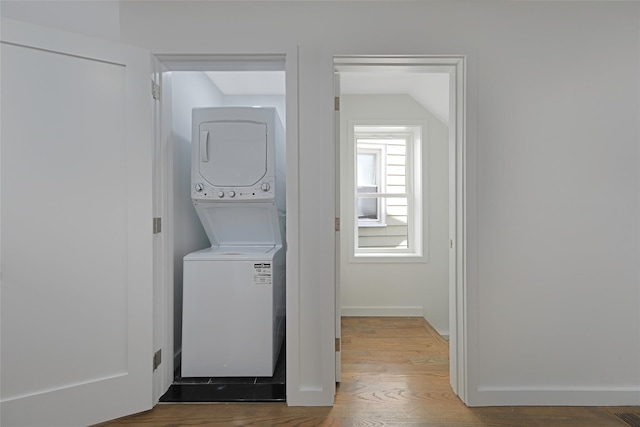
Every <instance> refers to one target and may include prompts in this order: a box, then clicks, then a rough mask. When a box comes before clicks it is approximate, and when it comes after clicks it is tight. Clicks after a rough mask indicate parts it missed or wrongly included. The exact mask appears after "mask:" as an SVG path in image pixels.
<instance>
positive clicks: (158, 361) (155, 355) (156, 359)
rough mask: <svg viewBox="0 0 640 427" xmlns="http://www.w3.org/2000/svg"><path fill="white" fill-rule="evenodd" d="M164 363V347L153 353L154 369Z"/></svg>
mask: <svg viewBox="0 0 640 427" xmlns="http://www.w3.org/2000/svg"><path fill="white" fill-rule="evenodd" d="M161 363H162V349H160V350H158V351H156V352H155V353H153V370H154V371H155V370H156V369H158V366H160V364H161Z"/></svg>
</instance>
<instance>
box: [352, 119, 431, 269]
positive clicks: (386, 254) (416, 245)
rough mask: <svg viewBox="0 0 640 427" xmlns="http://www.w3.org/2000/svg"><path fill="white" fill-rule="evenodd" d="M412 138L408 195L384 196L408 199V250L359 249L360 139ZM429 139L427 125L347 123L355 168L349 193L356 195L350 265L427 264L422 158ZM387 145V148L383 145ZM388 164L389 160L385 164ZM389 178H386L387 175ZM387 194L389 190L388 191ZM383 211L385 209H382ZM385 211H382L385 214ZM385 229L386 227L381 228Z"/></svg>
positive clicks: (385, 196)
mask: <svg viewBox="0 0 640 427" xmlns="http://www.w3.org/2000/svg"><path fill="white" fill-rule="evenodd" d="M394 134H395V135H396V137H398V136H400V137H403V138H404V137H406V136H407V135H409V136H410V138H408V139H411V141H408V142H407V146H406V150H407V151H406V159H407V161H406V164H405V167H406V174H405V176H406V183H405V184H406V193H381V194H380V196H381V198H387V197H407V214H408V217H410V218H411V219H410V220H408V221H407V222H408V224H407V230H408V231H407V239H408V242H407V243H408V245H407V246H408V247H407V248H358V227H359V226H361V225H360V224H359V223H360V221H359V219H358V216H357V197H358V195H357V186H356V180H357V176H356V161H357V152H358V146H357V138H358V139H361V138H367V139H370V138H381V135H386V136H387V137H393V136H394ZM425 135H426V122H421V121H403V120H384V121H383V120H376V121H362V120H359V121H355V120H349V121H348V141H349V149H348V150H347V152H348V158H347V162H348V164H349V165H352V171H353V173H352V174H350V180H349V181H350V182H349V189H350V194H352V195H353V197H352V200H353V202H352V203H350V205H351V206H350V208H349V209H348V211H349V212H350V215H349V218H350V220H349V221H348V224H349V227H350V228H351V229H350V230H347V232H348V235H349V236H350V238H349V241H348V247H349V256H348V260H349V262H353V263H360V262H365V263H366V262H426V260H427V256H426V251H425V242H426V235H425V234H426V233H425V228H424V225H423V222H424V219H423V216H424V212H426V203H425V201H426V197H423V195H422V188H423V182H422V181H423V179H422V176H423V169H424V168H425V167H426V161H425V160H424V159H423V154H422V141H423V139H424V138H425ZM380 145H385V144H380ZM383 163H386V160H385V161H384V162H383ZM385 175H386V174H385ZM385 190H386V188H385ZM381 209H382V207H381ZM384 210H385V209H382V211H384ZM378 226H384V225H378Z"/></svg>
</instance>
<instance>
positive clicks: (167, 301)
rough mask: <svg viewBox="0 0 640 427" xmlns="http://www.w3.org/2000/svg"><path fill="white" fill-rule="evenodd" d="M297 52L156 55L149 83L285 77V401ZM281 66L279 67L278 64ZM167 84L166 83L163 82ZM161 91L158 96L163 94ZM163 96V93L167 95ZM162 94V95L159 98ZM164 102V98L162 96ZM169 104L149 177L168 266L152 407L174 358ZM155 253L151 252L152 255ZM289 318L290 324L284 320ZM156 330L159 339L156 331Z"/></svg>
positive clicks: (292, 352)
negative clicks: (197, 75)
mask: <svg viewBox="0 0 640 427" xmlns="http://www.w3.org/2000/svg"><path fill="white" fill-rule="evenodd" d="M297 55H298V52H297V46H293V47H292V48H291V49H289V50H288V51H286V52H282V53H278V54H260V53H232V54H231V53H226V54H197V55H185V54H156V55H154V58H153V65H154V76H153V77H154V81H155V82H156V83H160V84H162V82H165V79H164V78H162V75H163V73H165V72H170V71H240V70H245V71H248V70H256V71H257V70H259V71H266V70H283V69H284V71H285V74H286V100H285V103H286V123H287V125H286V134H287V136H286V158H287V160H286V163H287V164H286V170H287V177H286V188H287V192H286V200H287V202H286V204H287V232H286V248H287V270H286V283H287V289H286V300H287V309H286V312H287V313H286V315H287V319H288V321H287V325H286V328H287V331H286V334H287V340H286V357H287V373H286V375H287V400H288V399H289V398H290V396H291V395H292V394H295V393H296V392H297V391H298V390H300V387H299V384H298V383H299V382H300V379H299V373H298V369H297V365H298V363H299V356H298V354H299V352H298V347H299V342H298V341H299V340H298V328H299V326H298V316H299V307H298V288H299V267H298V266H299V249H298V248H299V240H298V236H299V218H298V176H299V174H298V57H297ZM283 62H284V68H282V63H283ZM165 84H166V82H165ZM164 89H166V88H161V91H160V92H161V93H162V92H164ZM167 92H168V91H167ZM164 96H165V95H161V99H163V98H164ZM166 97H167V99H170V98H169V94H168V93H166ZM167 110H170V106H167V104H166V103H163V102H162V101H161V102H160V107H159V111H155V112H154V123H153V128H154V152H155V156H154V158H155V159H156V162H154V167H159V168H160V169H161V171H159V172H157V173H154V177H155V179H158V180H160V181H161V182H160V183H154V184H156V185H158V187H161V188H158V191H157V192H154V197H158V198H159V199H161V200H160V203H159V205H161V206H158V209H157V211H158V212H159V213H161V214H162V215H163V229H162V233H164V235H165V237H164V238H163V239H161V240H160V241H159V242H158V245H157V246H156V247H155V248H154V249H155V251H160V252H162V254H163V257H164V263H165V265H169V266H170V267H169V268H164V269H157V270H156V274H157V276H156V282H157V283H156V286H155V292H156V295H154V309H155V310H156V311H159V312H160V314H159V315H157V316H155V317H154V334H155V338H156V339H155V341H156V342H158V343H159V344H160V345H161V346H162V347H161V348H162V350H163V351H162V354H163V358H162V363H161V365H160V366H159V367H158V370H159V372H157V373H156V374H155V375H154V387H153V390H154V403H157V402H158V401H159V399H160V397H161V396H162V394H164V393H165V392H166V391H167V389H168V388H169V386H170V385H171V384H172V383H173V379H174V369H175V367H174V358H173V346H174V340H173V334H174V330H173V329H174V328H173V316H174V312H173V304H174V298H173V286H174V282H173V262H174V261H173V239H174V236H173V230H172V227H171V224H172V221H173V218H172V217H173V207H172V206H173V189H172V183H173V166H172V165H173V154H172V153H173V152H172V149H171V144H170V138H171V135H170V133H171V123H168V124H167V123H166V122H167V121H171V112H170V111H167ZM155 255H156V254H155V253H154V256H155ZM289 319H291V321H289ZM157 330H159V331H161V332H160V334H159V335H158V334H157V333H156V332H155V331H157Z"/></svg>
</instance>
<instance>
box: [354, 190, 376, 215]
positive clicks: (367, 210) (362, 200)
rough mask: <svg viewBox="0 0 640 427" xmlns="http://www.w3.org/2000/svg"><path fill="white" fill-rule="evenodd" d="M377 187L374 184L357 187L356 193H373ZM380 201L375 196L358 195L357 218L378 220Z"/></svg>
mask: <svg viewBox="0 0 640 427" xmlns="http://www.w3.org/2000/svg"><path fill="white" fill-rule="evenodd" d="M376 191H378V187H376V186H375V185H371V186H363V187H358V193H375V192H376ZM379 203H380V201H379V199H378V198H377V197H369V198H366V197H358V219H359V220H360V219H373V220H376V221H378V220H379V219H380V218H379V216H378V212H379V207H378V205H379Z"/></svg>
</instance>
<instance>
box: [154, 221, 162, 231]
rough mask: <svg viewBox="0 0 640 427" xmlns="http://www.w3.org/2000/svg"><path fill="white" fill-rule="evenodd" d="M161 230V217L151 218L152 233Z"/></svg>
mask: <svg viewBox="0 0 640 427" xmlns="http://www.w3.org/2000/svg"><path fill="white" fill-rule="evenodd" d="M161 232H162V218H153V234H160V233H161Z"/></svg>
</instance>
